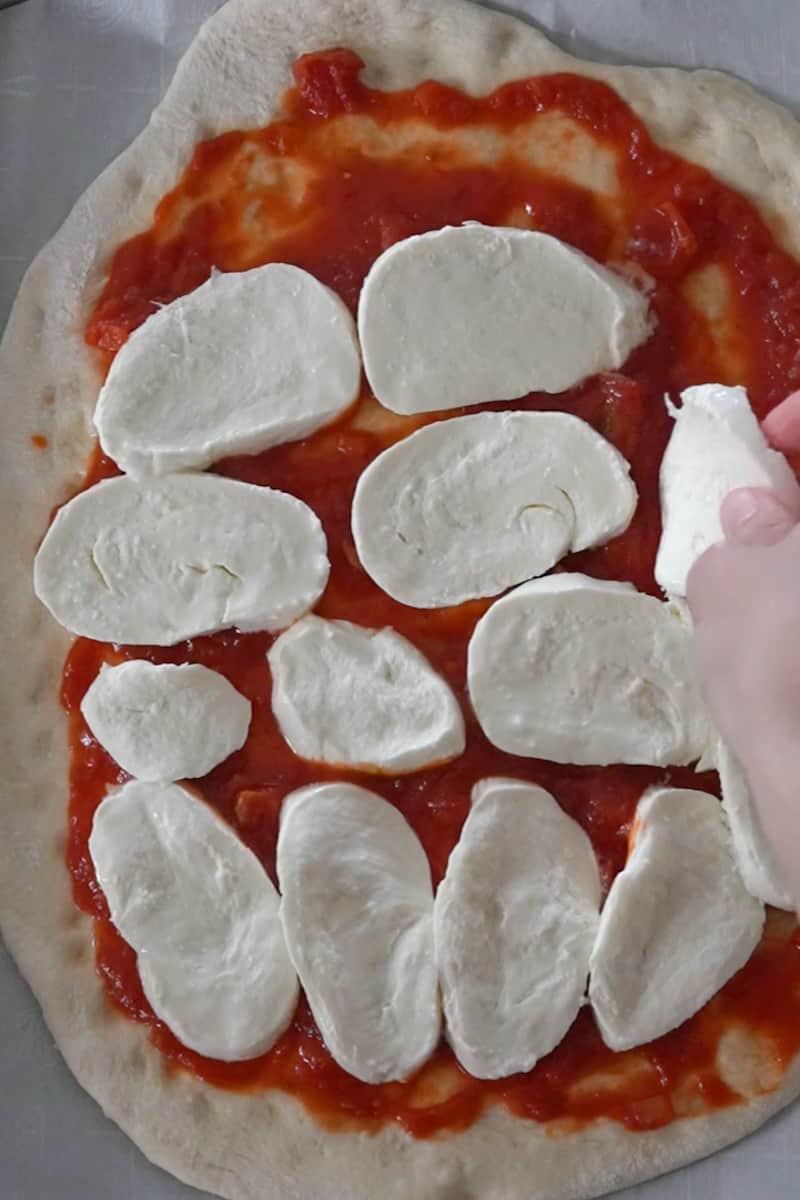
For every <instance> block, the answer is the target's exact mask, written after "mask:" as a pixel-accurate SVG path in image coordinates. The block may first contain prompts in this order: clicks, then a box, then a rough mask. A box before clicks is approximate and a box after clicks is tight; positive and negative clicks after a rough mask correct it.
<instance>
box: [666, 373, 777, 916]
mask: <svg viewBox="0 0 800 1200" xmlns="http://www.w3.org/2000/svg"><path fill="white" fill-rule="evenodd" d="M764 432H765V434H766V435H767V437H768V438H769V439H770V441H771V442H772V445H773V446H774V447H775V448H776V449H780V450H785V451H792V450H798V449H800V393H795V394H794V395H793V396H790V397H789V398H788V400H786V401H784V403H783V404H781V405H779V407H778V408H776V409H775V410H774V411H773V412H772V413H771V414H770V416H769V417H768V419H767V420H766V421H765V422H764ZM798 519H800V500H798V499H797V497H794V498H792V496H791V494H789V495H788V496H786V495H785V494H781V495H777V494H776V493H774V492H769V491H765V490H763V489H759V488H740V489H737V490H736V491H734V492H732V493H731V494H730V495H729V496H728V497H727V498H726V500H725V502H724V504H723V505H722V511H721V514H720V522H721V527H722V529H723V531H724V534H725V540H724V541H723V542H721V543H720V544H718V545H715V546H713V547H712V548H711V549H710V550H709V551H707V552H706V553H705V554H704V555H703V556H702V557H701V558H700V559H699V560H698V561H697V562H696V564H695V566H694V567H693V569H692V572H691V574H690V576H689V583H688V593H687V598H688V601H689V605H690V607H691V610H692V615H693V617H694V619H695V640H696V647H697V659H698V666H699V671H700V678H701V683H702V686H703V690H704V692H705V695H706V699H707V701H708V704H709V706H710V708H711V712H712V714H713V716H714V720H715V722H716V724H717V726H718V728H719V729H720V731H721V733H722V735H723V737H724V739H725V741H726V742H727V743H728V744H729V746H730V747H731V749H732V750H733V751H734V752H735V755H736V757H737V758H738V759H739V761H740V763H741V765H742V768H743V772H744V778H742V779H740V780H738V781H737V780H736V778H735V776H732V775H731V772H730V771H727V770H726V771H725V772H724V775H725V777H726V778H728V779H729V783H728V796H729V803H731V802H732V803H733V804H734V816H735V817H736V818H737V819H738V818H739V817H740V816H741V818H742V819H744V820H745V821H747V822H748V823H750V824H751V825H752V824H753V822H755V825H754V829H755V833H751V836H750V838H749V852H748V853H749V858H750V859H751V860H752V861H751V862H750V871H749V872H748V873H746V875H745V878H746V879H748V878H749V879H751V880H752V879H753V878H755V880H756V882H755V884H754V886H755V887H757V888H758V889H759V891H760V893H761V894H762V895H764V897H765V898H768V899H771V901H772V902H773V903H775V902H776V900H777V899H780V898H784V902H786V898H787V892H788V894H789V895H791V896H793V897H794V901H795V904H800V800H799V799H798V794H797V787H796V783H795V781H796V779H797V777H798V772H800V750H799V749H798V746H799V745H800V742H799V741H798V731H800V653H799V652H798V646H799V645H800V616H799V615H798V614H799V613H800V525H798V524H797V523H796V522H797V521H798ZM747 781H749V784H750V789H751V791H752V796H753V800H754V801H755V805H756V808H757V815H756V813H755V812H754V811H752V810H751V809H750V807H749V798H748V796H747V794H746V790H745V792H744V794H742V791H741V789H742V788H745V789H746V784H747ZM724 782H725V778H723V783H724ZM762 828H763V833H764V834H766V838H767V841H768V843H769V845H770V846H771V850H772V851H773V852H774V859H775V862H776V865H777V868H778V880H779V882H778V883H776V882H775V877H776V872H775V868H774V866H772V865H767V866H765V854H766V853H767V851H768V847H767V846H766V845H764V844H763V843H762V841H761V829H762ZM735 832H736V829H735V828H734V833H735ZM770 858H771V856H770ZM745 869H746V868H745ZM753 870H755V871H757V875H756V876H755V877H754V876H753V875H752V871H753ZM765 872H766V875H765ZM765 887H766V888H767V889H768V891H765V890H764V889H765Z"/></svg>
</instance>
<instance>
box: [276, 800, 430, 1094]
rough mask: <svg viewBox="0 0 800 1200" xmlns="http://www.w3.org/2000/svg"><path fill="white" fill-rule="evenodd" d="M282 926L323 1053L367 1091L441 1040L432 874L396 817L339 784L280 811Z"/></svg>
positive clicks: (407, 1068) (413, 1064)
mask: <svg viewBox="0 0 800 1200" xmlns="http://www.w3.org/2000/svg"><path fill="white" fill-rule="evenodd" d="M278 878H279V880H280V889H281V893H282V896H283V901H282V904H281V919H282V921H283V928H284V931H285V934H286V942H287V945H288V947H289V953H290V955H291V957H292V962H293V963H294V965H295V968H296V970H297V973H298V975H299V976H300V981H301V983H302V985H303V988H304V989H305V993H306V996H307V997H308V1002H309V1004H310V1006H311V1011H312V1012H313V1014H314V1018H315V1020H316V1022H317V1025H318V1026H319V1028H320V1032H321V1033H322V1036H323V1038H324V1039H325V1045H326V1046H327V1047H328V1049H329V1050H330V1052H331V1054H332V1055H333V1057H334V1058H335V1060H336V1062H337V1063H338V1064H339V1065H340V1066H341V1067H343V1068H344V1070H345V1071H348V1072H349V1073H350V1074H351V1075H355V1077H356V1078H357V1079H361V1080H363V1081H364V1082H365V1083H383V1082H385V1081H386V1080H390V1079H404V1078H405V1077H406V1076H408V1075H410V1074H411V1072H412V1071H414V1070H415V1069H416V1068H417V1067H418V1066H420V1065H421V1064H422V1063H423V1062H425V1060H426V1059H427V1058H428V1056H429V1055H430V1054H431V1052H432V1051H433V1049H434V1047H435V1045H436V1043H437V1041H438V1040H439V1031H440V1026H441V1015H440V1011H439V999H438V985H437V976H436V965H435V962H434V955H433V911H432V910H433V889H432V887H431V876H430V868H429V866H428V860H427V858H426V857H425V854H424V852H423V849H422V847H421V846H420V844H419V842H418V840H417V838H416V836H415V834H414V833H413V832H412V830H411V828H410V826H409V825H408V824H407V823H406V821H405V820H404V819H403V817H402V816H401V815H400V813H399V812H398V811H397V809H395V808H393V807H392V806H391V804H388V803H387V802H386V801H385V800H383V799H381V797H380V796H376V795H375V794H374V793H373V792H368V791H366V790H365V789H364V788H360V787H356V786H355V785H353V784H349V783H328V784H316V785H312V786H311V787H306V788H301V789H300V790H299V791H297V792H293V793H292V794H291V795H290V796H287V798H286V799H285V800H284V802H283V808H282V810H281V826H280V834H279V837H278Z"/></svg>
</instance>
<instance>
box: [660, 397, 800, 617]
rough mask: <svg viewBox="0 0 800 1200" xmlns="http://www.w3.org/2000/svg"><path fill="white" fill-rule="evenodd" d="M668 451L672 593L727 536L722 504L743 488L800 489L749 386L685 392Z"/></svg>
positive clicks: (665, 504)
mask: <svg viewBox="0 0 800 1200" xmlns="http://www.w3.org/2000/svg"><path fill="white" fill-rule="evenodd" d="M681 400H682V401H683V403H682V405H681V407H680V408H679V409H674V408H671V407H670V411H671V413H672V415H673V416H674V418H675V426H674V428H673V430H672V436H671V437H670V440H669V443H668V445H667V449H666V451H665V452H664V457H663V459H662V460H661V522H662V526H663V532H662V534H661V542H660V544H659V547H658V556H657V558H656V569H655V574H656V582H657V583H658V584H659V586H660V587H662V588H663V589H664V591H665V592H668V593H669V594H670V595H673V596H685V595H686V579H687V576H688V574H689V570H690V568H691V566H692V564H693V563H694V561H695V560H696V559H697V558H699V557H700V555H701V554H702V553H703V551H705V550H707V549H708V548H709V546H712V545H713V544H714V543H715V542H721V541H722V540H723V533H722V525H721V523H720V516H719V510H720V505H721V504H722V501H723V500H724V498H725V496H727V494H728V492H730V491H732V490H733V488H737V487H766V488H776V489H778V490H780V491H790V492H794V491H795V490H796V489H797V483H796V481H795V478H794V475H793V473H792V469H791V467H790V466H789V464H788V463H787V461H786V459H785V458H784V456H783V455H782V454H779V453H778V451H777V450H771V449H770V448H769V446H768V445H767V441H766V439H765V437H764V435H763V433H762V432H761V427H760V426H759V424H758V421H757V420H756V418H755V416H754V414H753V410H752V409H751V408H750V402H749V400H748V399H747V392H746V391H745V390H744V388H741V387H723V386H722V385H721V384H719V383H708V384H702V385H700V386H699V387H691V388H687V389H686V391H684V392H681Z"/></svg>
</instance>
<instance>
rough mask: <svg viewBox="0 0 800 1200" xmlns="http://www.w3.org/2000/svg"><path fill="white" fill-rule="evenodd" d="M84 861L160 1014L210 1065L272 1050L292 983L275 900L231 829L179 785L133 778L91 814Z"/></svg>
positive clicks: (289, 1005)
mask: <svg viewBox="0 0 800 1200" xmlns="http://www.w3.org/2000/svg"><path fill="white" fill-rule="evenodd" d="M89 853H90V854H91V858H92V862H93V863H94V868H95V872H96V875H97V881H98V883H99V884H100V886H101V888H102V889H103V893H104V895H105V898H106V900H107V902H108V907H109V912H110V914H111V919H112V921H113V922H114V924H115V925H116V927H117V929H118V930H119V932H120V933H121V934H122V936H123V937H124V938H125V940H126V942H128V943H129V945H130V946H132V947H133V949H134V950H135V951H136V954H137V956H138V967H139V974H140V977H141V980H142V985H143V987H144V991H145V995H146V996H147V999H148V1000H149V1001H150V1004H151V1005H152V1007H153V1010H154V1012H155V1013H156V1016H157V1017H159V1018H160V1019H161V1020H162V1021H163V1022H164V1023H165V1024H166V1025H167V1026H168V1027H169V1028H170V1029H171V1030H172V1032H173V1033H174V1034H175V1036H176V1037H177V1038H179V1039H180V1041H182V1042H183V1043H184V1045H185V1046H188V1047H189V1049H190V1050H195V1051H196V1052H197V1053H198V1054H204V1055H206V1056H207V1057H208V1058H217V1059H220V1060H221V1061H223V1062H235V1061H238V1060H240V1059H248V1058H254V1057H256V1056H257V1055H259V1054H263V1053H264V1052H265V1051H266V1050H268V1049H269V1048H270V1046H272V1045H273V1044H274V1043H275V1041H276V1040H277V1039H278V1037H280V1035H281V1034H282V1033H283V1031H284V1030H285V1029H286V1028H287V1026H288V1024H289V1022H290V1021H291V1019H292V1015H293V1014H294V1010H295V1007H296V1005H297V997H298V985H297V976H296V974H295V971H294V969H293V967H292V964H291V962H290V959H289V955H288V952H287V949H286V943H285V941H284V937H283V930H282V927H281V922H280V916H279V897H278V893H277V892H276V890H275V888H274V887H273V885H272V883H271V882H270V880H269V877H268V876H267V874H266V872H265V871H264V869H263V867H262V866H261V864H260V863H259V861H258V859H257V858H256V857H255V855H254V854H252V853H251V852H250V850H248V849H247V847H246V846H245V845H244V844H243V843H242V842H241V841H240V840H239V838H238V837H237V836H236V834H235V833H234V832H233V830H232V829H231V828H230V826H228V825H226V823H225V822H224V821H223V820H222V819H221V818H220V817H218V816H217V814H216V813H215V812H214V810H213V809H211V808H210V807H209V806H208V805H206V804H205V803H204V802H203V801H202V800H200V799H198V798H197V797H196V796H193V795H192V794H191V793H190V792H188V791H186V790H185V789H184V788H182V787H178V786H177V785H176V784H167V783H144V782H141V781H139V780H132V781H131V782H130V783H126V784H124V785H123V786H122V787H121V788H118V789H117V790H115V791H113V792H109V794H108V795H107V796H106V798H105V800H103V802H102V804H101V805H100V807H99V808H98V809H97V812H96V813H95V816H94V824H93V826H92V833H91V836H90V838H89Z"/></svg>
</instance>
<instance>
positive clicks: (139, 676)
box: [81, 659, 251, 783]
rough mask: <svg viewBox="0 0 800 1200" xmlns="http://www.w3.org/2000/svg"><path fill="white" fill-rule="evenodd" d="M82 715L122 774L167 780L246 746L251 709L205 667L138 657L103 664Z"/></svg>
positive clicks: (206, 767) (200, 770) (203, 770)
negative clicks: (115, 663)
mask: <svg viewBox="0 0 800 1200" xmlns="http://www.w3.org/2000/svg"><path fill="white" fill-rule="evenodd" d="M81 712H82V713H83V716H84V718H85V720H86V724H87V725H88V726H89V728H90V730H91V731H92V733H93V734H94V736H95V737H96V738H97V740H98V742H99V743H100V745H101V746H102V747H103V749H104V750H107V751H108V753H109V754H110V755H111V757H112V758H113V759H114V760H115V762H117V763H119V765H120V766H121V767H122V769H123V771H127V772H128V774H129V775H134V776H135V777H136V778H137V779H144V780H148V781H150V782H156V781H159V780H160V781H163V782H167V783H169V782H173V781H174V780H176V779H199V778H200V777H201V776H202V775H207V774H208V772H209V771H210V770H212V769H213V768H214V767H216V766H217V764H218V763H221V762H222V761H223V760H224V759H226V758H227V757H228V755H229V754H233V752H234V750H238V749H239V747H240V746H243V745H244V743H245V741H246V739H247V731H248V729H249V728H250V716H251V705H250V701H249V700H247V699H245V697H244V696H243V695H242V694H241V693H240V692H237V690H236V688H235V687H234V686H233V684H231V683H229V682H228V680H227V679H226V678H225V676H224V675H220V674H219V673H218V672H217V671H210V670H209V669H208V667H203V666H200V665H199V664H197V663H188V664H186V665H184V666H178V667H176V666H172V665H170V664H165V665H164V666H154V664H153V663H150V662H145V661H143V660H140V659H134V660H133V661H131V662H124V663H120V664H119V665H118V666H115V667H103V668H102V669H101V671H100V674H99V675H98V676H97V678H96V679H95V680H94V682H93V683H92V685H91V687H90V688H89V690H88V691H87V692H86V695H85V696H84V697H83V701H82V703H81Z"/></svg>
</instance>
